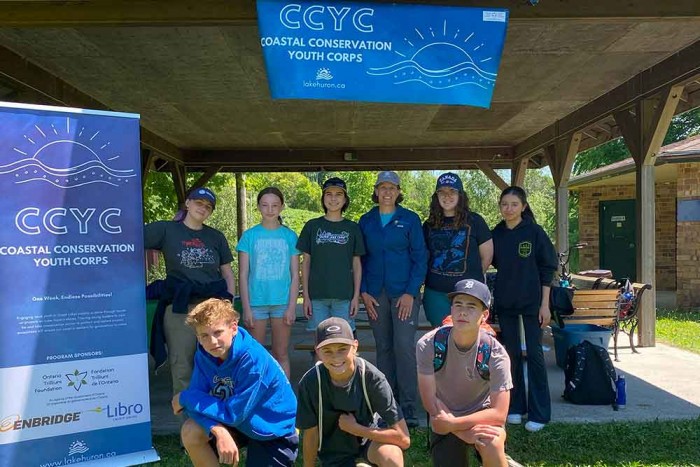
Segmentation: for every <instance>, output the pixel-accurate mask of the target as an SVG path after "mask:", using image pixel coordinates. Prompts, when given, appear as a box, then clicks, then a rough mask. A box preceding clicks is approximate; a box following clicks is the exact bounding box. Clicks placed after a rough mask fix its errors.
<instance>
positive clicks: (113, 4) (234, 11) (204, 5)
mask: <svg viewBox="0 0 700 467" xmlns="http://www.w3.org/2000/svg"><path fill="white" fill-rule="evenodd" d="M376 3H380V2H379V1H377V2H376ZM393 3H431V1H429V0H394V1H393ZM441 3H442V4H445V5H459V6H477V7H482V8H508V9H509V10H510V17H511V19H513V20H516V21H517V20H519V19H525V20H551V19H590V18H597V19H615V18H645V19H648V20H656V19H658V20H664V19H665V18H690V17H696V16H697V2H696V0H674V1H673V2H668V1H666V2H664V1H659V0H635V1H629V2H610V1H609V0H588V1H585V2H582V1H580V0H557V1H556V2H547V1H544V2H541V3H540V4H539V5H536V6H530V5H528V3H527V2H525V1H522V0H478V1H477V0H442V2H441ZM167 6H168V7H167V8H163V7H162V5H161V3H160V2H156V1H153V0H131V1H129V2H123V1H121V0H88V1H62V2H58V1H47V0H43V1H37V0H24V1H3V2H0V27H43V26H46V27H73V26H170V27H172V26H188V25H232V24H249V25H254V24H256V21H257V12H256V9H255V1H254V0H235V1H233V0H169V1H168V5H167Z"/></svg>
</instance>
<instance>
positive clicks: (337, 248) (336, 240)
mask: <svg viewBox="0 0 700 467" xmlns="http://www.w3.org/2000/svg"><path fill="white" fill-rule="evenodd" d="M297 249H299V251H303V252H304V253H307V254H309V255H311V270H310V274H309V296H310V297H311V299H336V300H350V299H352V294H353V291H354V282H353V269H352V267H353V264H352V260H353V257H355V256H362V255H364V254H365V244H364V241H363V239H362V232H361V231H360V227H359V226H358V225H357V224H356V223H355V222H353V221H351V220H348V219H343V220H340V221H337V222H332V221H329V220H328V219H326V218H325V217H319V218H317V219H311V220H310V221H309V222H307V223H306V224H305V225H304V228H303V229H301V234H300V235H299V242H297Z"/></svg>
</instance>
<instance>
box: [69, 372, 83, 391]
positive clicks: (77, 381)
mask: <svg viewBox="0 0 700 467" xmlns="http://www.w3.org/2000/svg"><path fill="white" fill-rule="evenodd" d="M66 379H67V380H68V387H72V388H73V389H75V390H76V391H80V388H81V387H83V385H87V383H88V382H87V371H80V370H75V371H74V372H73V373H68V374H67V375H66Z"/></svg>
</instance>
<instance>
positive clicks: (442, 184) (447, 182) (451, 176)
mask: <svg viewBox="0 0 700 467" xmlns="http://www.w3.org/2000/svg"><path fill="white" fill-rule="evenodd" d="M440 188H452V189H454V190H457V191H459V192H460V193H461V192H463V191H464V186H463V185H462V179H461V178H459V175H457V174H456V173H452V172H445V173H444V174H442V175H440V176H439V177H438V179H437V183H436V184H435V191H438V190H439V189H440Z"/></svg>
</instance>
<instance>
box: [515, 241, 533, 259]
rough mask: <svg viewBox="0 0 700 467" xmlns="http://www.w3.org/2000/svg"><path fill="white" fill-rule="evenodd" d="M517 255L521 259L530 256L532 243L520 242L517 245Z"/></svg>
mask: <svg viewBox="0 0 700 467" xmlns="http://www.w3.org/2000/svg"><path fill="white" fill-rule="evenodd" d="M518 254H519V255H520V257H521V258H527V257H528V256H530V255H531V254H532V242H520V243H519V244H518Z"/></svg>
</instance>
